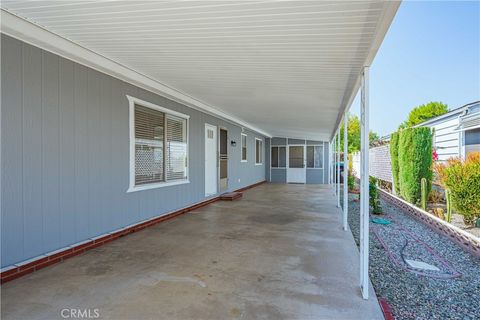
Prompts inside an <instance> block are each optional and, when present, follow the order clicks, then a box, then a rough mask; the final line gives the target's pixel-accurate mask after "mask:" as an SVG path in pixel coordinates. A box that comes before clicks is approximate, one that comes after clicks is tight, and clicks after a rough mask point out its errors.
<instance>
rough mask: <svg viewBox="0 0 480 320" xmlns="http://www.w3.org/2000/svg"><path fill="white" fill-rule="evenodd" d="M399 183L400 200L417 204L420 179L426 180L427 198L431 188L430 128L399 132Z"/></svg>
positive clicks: (419, 197) (419, 195)
mask: <svg viewBox="0 0 480 320" xmlns="http://www.w3.org/2000/svg"><path fill="white" fill-rule="evenodd" d="M398 164H399V183H400V194H401V196H402V198H404V199H405V200H407V201H408V202H410V203H413V204H418V203H419V201H420V199H421V185H420V184H421V183H420V181H421V180H422V178H425V179H426V180H427V196H428V194H429V193H430V190H431V188H432V132H431V130H430V128H426V127H419V128H408V129H405V130H402V131H400V139H399V146H398Z"/></svg>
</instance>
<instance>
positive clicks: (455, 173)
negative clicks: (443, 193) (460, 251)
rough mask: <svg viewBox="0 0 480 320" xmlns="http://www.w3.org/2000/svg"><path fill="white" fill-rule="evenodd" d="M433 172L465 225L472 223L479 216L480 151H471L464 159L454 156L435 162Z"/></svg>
mask: <svg viewBox="0 0 480 320" xmlns="http://www.w3.org/2000/svg"><path fill="white" fill-rule="evenodd" d="M435 172H436V173H437V174H438V178H439V180H440V183H441V184H442V186H443V187H444V188H446V189H448V190H449V194H450V197H451V201H452V205H453V208H454V209H455V210H456V211H457V212H458V213H460V214H461V215H463V220H464V222H465V224H466V225H472V224H473V223H474V222H475V219H478V218H480V152H474V153H471V154H470V155H469V156H468V157H467V159H466V160H465V161H462V160H461V159H459V158H454V159H450V160H448V161H447V163H437V164H436V165H435Z"/></svg>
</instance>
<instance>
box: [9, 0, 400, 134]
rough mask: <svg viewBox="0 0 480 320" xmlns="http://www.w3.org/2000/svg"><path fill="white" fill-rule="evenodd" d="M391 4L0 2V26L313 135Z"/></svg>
mask: <svg viewBox="0 0 480 320" xmlns="http://www.w3.org/2000/svg"><path fill="white" fill-rule="evenodd" d="M398 6H399V2H392V1H352V2H346V1H333V2H326V1H285V2H272V1H223V2H219V1H215V2H213V1H195V2H190V1H182V2H180V1H177V2H159V1H158V2H157V1H110V2H106V1H92V2H88V1H68V2H67V1H5V0H2V2H1V7H2V9H4V10H6V11H2V32H4V33H6V34H9V35H11V36H13V37H16V38H19V39H21V40H24V41H26V42H29V43H32V44H34V45H37V46H39V47H42V48H44V49H46V50H49V51H52V52H55V53H57V54H60V55H62V56H64V57H66V58H69V59H72V60H74V61H77V62H80V63H82V64H85V65H87V66H90V67H93V68H95V69H98V70H100V71H103V72H107V73H109V74H111V75H113V76H116V77H118V78H121V79H123V80H126V81H129V82H131V83H133V84H136V85H139V86H142V87H144V88H146V89H148V90H151V91H154V92H156V93H160V94H162V95H164V96H167V97H169V98H172V99H174V100H177V101H181V102H183V103H185V104H187V105H189V106H192V107H194V108H197V109H201V110H205V111H207V112H209V113H213V114H217V115H219V116H220V117H222V118H224V119H227V120H230V121H233V122H237V123H239V124H240V125H242V126H245V127H248V128H250V129H253V130H256V131H259V132H261V133H264V134H266V135H273V136H289V137H298V138H307V139H321V140H328V139H330V137H331V135H332V132H333V131H334V130H335V128H336V127H337V125H338V123H339V121H340V120H341V114H342V113H343V111H344V110H345V109H346V108H348V107H349V105H350V104H351V102H352V100H353V98H354V95H355V94H356V92H357V90H358V87H359V79H360V73H361V70H362V67H363V66H365V65H370V64H371V62H372V60H373V58H374V56H375V54H376V52H377V50H378V48H379V46H380V44H381V42H382V40H383V38H384V36H385V33H386V31H387V30H388V27H389V26H390V23H391V22H392V20H393V17H394V16H395V13H396V10H397V9H398ZM7 11H8V12H7ZM10 13H11V14H10ZM18 17H20V18H22V19H19V18H18ZM23 19H25V20H27V21H28V22H27V21H25V20H23ZM36 26H40V27H41V28H39V27H36ZM47 30H48V31H47ZM68 40H70V41H68Z"/></svg>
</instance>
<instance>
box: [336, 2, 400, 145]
mask: <svg viewBox="0 0 480 320" xmlns="http://www.w3.org/2000/svg"><path fill="white" fill-rule="evenodd" d="M400 3H401V1H400V0H399V1H386V2H385V9H384V10H383V14H382V17H381V18H380V19H379V21H378V24H377V28H376V33H375V37H374V40H373V42H372V45H371V47H370V51H369V53H368V55H367V58H366V59H365V62H364V63H363V67H370V66H371V64H372V62H373V59H374V58H375V55H376V54H377V52H378V49H380V46H381V45H382V42H383V39H384V38H385V35H386V34H387V31H388V29H389V28H390V25H391V24H392V21H393V19H394V18H395V14H396V13H397V10H398V8H399V7H400ZM362 72H363V68H362V69H361V70H359V73H358V75H357V80H356V81H355V85H354V86H353V89H352V91H351V92H350V94H349V95H348V99H347V100H346V103H344V104H343V103H342V104H343V105H342V106H341V109H340V112H339V113H338V117H337V121H336V122H335V126H334V130H333V132H332V134H331V135H330V136H331V137H332V138H333V136H334V135H335V132H337V129H338V127H339V126H340V124H341V121H342V118H343V114H344V113H346V112H348V111H349V109H350V106H351V105H352V103H353V99H355V96H356V95H357V92H358V89H360V81H361V79H362Z"/></svg>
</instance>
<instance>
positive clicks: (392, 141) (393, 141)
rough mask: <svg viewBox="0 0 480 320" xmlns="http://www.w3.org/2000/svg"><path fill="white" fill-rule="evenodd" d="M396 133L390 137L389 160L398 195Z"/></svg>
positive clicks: (397, 134) (398, 135)
mask: <svg viewBox="0 0 480 320" xmlns="http://www.w3.org/2000/svg"><path fill="white" fill-rule="evenodd" d="M399 137H400V134H399V133H398V132H394V133H392V135H391V137H390V159H391V162H392V177H393V185H394V187H395V193H396V194H400V180H399V166H398V139H399Z"/></svg>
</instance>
